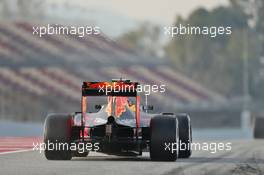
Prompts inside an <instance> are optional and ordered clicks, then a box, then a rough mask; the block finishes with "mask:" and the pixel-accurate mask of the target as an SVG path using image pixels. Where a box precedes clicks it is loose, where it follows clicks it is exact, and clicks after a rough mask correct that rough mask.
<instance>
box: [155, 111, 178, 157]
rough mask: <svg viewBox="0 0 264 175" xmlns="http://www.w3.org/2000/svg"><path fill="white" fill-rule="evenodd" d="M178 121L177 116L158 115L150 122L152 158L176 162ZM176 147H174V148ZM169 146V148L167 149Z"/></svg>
mask: <svg viewBox="0 0 264 175" xmlns="http://www.w3.org/2000/svg"><path fill="white" fill-rule="evenodd" d="M178 130H179V129H178V121H177V118H176V117H175V116H166V115H157V116H155V117H153V118H152V119H151V121H150V158H151V160H153V161H175V160H176V159H177V157H178V149H177V148H178V147H177V144H178V141H179V131H178ZM172 145H174V146H172ZM167 146H168V147H167Z"/></svg>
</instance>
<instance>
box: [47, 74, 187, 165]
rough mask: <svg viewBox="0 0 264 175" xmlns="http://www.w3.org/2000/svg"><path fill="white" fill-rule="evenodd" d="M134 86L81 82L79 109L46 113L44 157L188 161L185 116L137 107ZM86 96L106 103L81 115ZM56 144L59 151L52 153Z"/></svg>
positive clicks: (86, 105)
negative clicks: (90, 155)
mask: <svg viewBox="0 0 264 175" xmlns="http://www.w3.org/2000/svg"><path fill="white" fill-rule="evenodd" d="M138 85H139V84H138V83H137V82H130V81H129V80H122V79H121V80H112V82H83V85H82V111H81V112H75V113H73V114H50V115H48V117H47V118H46V120H45V124H44V143H45V145H46V146H45V156H46V158H47V159H48V160H70V159H71V158H72V157H85V156H87V155H88V153H89V151H98V152H103V153H106V154H111V155H122V156H126V155H127V156H131V155H135V156H138V155H142V152H143V151H149V152H150V157H151V160H156V161H175V160H176V159H177V158H189V157H190V156H191V146H190V145H191V142H192V129H191V123H190V117H189V116H188V115H187V114H174V113H158V114H153V113H148V112H147V111H148V110H151V109H153V107H152V106H143V105H140V95H139V93H138V92H137V87H138ZM88 96H89V97H90V96H92V97H90V98H94V97H95V96H98V97H99V96H100V97H104V98H105V101H106V104H105V105H102V106H101V105H99V104H97V105H95V107H96V109H97V110H98V111H97V112H93V113H92V112H87V109H88V107H89V103H87V99H88ZM133 100H134V103H133ZM51 144H54V145H55V144H56V145H55V146H54V145H52V146H50V145H51ZM80 144H85V145H86V149H85V150H84V151H81V152H80V150H78V149H80V147H78V145H80ZM87 144H89V146H87ZM58 145H59V146H58ZM68 145H70V148H69V147H68ZM76 145H77V146H76ZM182 145H183V146H182ZM61 146H62V147H63V148H64V149H58V148H60V147H61ZM87 147H88V148H87ZM66 148H67V149H66ZM82 148H83V147H82Z"/></svg>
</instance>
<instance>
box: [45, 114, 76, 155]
mask: <svg viewBox="0 0 264 175" xmlns="http://www.w3.org/2000/svg"><path fill="white" fill-rule="evenodd" d="M71 128H72V117H71V116H70V115H68V114H50V115H48V116H47V118H46V120H45V124H44V143H45V144H46V148H45V152H44V153H45V157H46V158H47V159H48V160H70V159H71V158H72V155H71V150H70V149H68V150H48V149H47V145H48V144H49V143H53V144H59V143H63V144H64V143H66V144H69V147H70V142H71Z"/></svg>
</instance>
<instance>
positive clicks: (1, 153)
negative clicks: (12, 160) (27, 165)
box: [0, 149, 33, 155]
mask: <svg viewBox="0 0 264 175" xmlns="http://www.w3.org/2000/svg"><path fill="white" fill-rule="evenodd" d="M29 151H33V149H24V150H17V151H8V152H0V155H4V154H13V153H21V152H29Z"/></svg>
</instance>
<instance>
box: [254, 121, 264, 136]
mask: <svg viewBox="0 0 264 175" xmlns="http://www.w3.org/2000/svg"><path fill="white" fill-rule="evenodd" d="M254 125H255V126H254V138H256V139H264V118H256V119H255V124H254Z"/></svg>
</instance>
